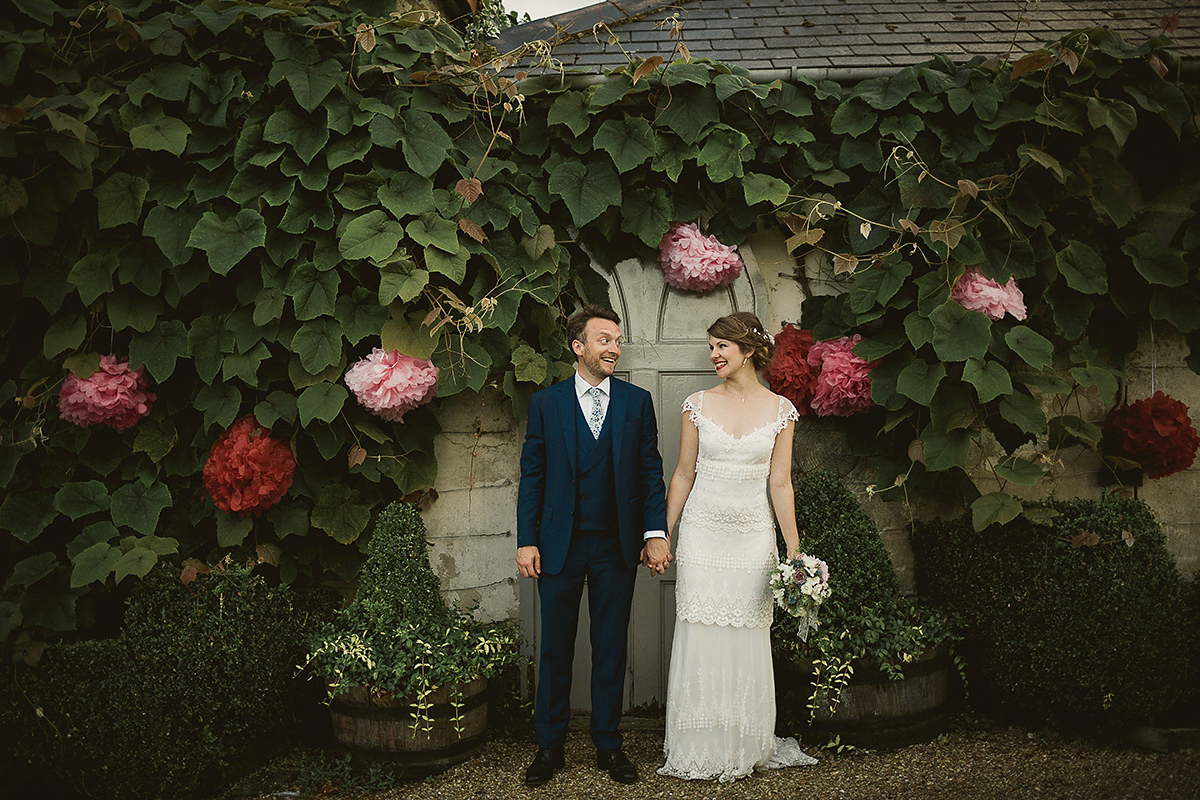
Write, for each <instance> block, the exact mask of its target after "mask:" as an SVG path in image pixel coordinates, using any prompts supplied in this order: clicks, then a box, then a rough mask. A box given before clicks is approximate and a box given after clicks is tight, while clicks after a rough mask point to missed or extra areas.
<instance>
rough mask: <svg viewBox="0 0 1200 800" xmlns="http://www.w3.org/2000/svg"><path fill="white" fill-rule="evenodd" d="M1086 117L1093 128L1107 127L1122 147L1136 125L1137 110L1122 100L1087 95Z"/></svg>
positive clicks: (1118, 145)
mask: <svg viewBox="0 0 1200 800" xmlns="http://www.w3.org/2000/svg"><path fill="white" fill-rule="evenodd" d="M1087 117H1088V122H1089V123H1091V126H1092V127H1093V128H1095V129H1097V130H1099V129H1101V128H1107V129H1108V130H1109V132H1110V133H1112V135H1113V138H1114V139H1116V140H1117V147H1124V146H1125V142H1126V141H1127V140H1128V139H1129V134H1131V133H1133V129H1134V128H1136V127H1137V110H1136V109H1135V108H1134V107H1133V106H1131V105H1129V103H1126V102H1125V101H1124V100H1114V99H1111V98H1107V97H1089V98H1088V99H1087Z"/></svg>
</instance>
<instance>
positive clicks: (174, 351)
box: [129, 319, 188, 383]
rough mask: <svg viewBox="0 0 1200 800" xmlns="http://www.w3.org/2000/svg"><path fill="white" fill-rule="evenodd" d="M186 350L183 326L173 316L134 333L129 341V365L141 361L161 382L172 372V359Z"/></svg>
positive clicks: (137, 363)
mask: <svg viewBox="0 0 1200 800" xmlns="http://www.w3.org/2000/svg"><path fill="white" fill-rule="evenodd" d="M187 352H188V335H187V328H186V327H185V326H184V324H183V323H182V322H180V321H179V320H177V319H168V320H163V321H161V322H159V323H158V324H157V325H155V326H154V327H153V328H151V329H150V330H149V331H147V332H146V333H135V334H134V335H133V337H132V338H131V340H130V342H129V365H130V367H133V368H136V367H138V366H140V365H142V364H145V365H146V369H148V370H149V371H150V374H151V376H153V377H154V380H155V381H157V382H159V383H162V382H163V381H165V380H166V379H167V378H169V377H171V375H172V374H173V373H174V372H175V362H176V361H177V360H178V359H179V358H180V357H181V356H186V355H187Z"/></svg>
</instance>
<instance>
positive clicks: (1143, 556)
mask: <svg viewBox="0 0 1200 800" xmlns="http://www.w3.org/2000/svg"><path fill="white" fill-rule="evenodd" d="M1047 507H1048V509H1049V510H1050V511H1051V512H1053V514H1054V515H1053V516H1052V517H1050V520H1049V523H1048V524H1036V523H1034V522H1033V521H1031V520H1030V518H1029V517H1027V516H1026V515H1024V514H1023V515H1020V516H1018V517H1017V518H1016V519H1014V520H1013V521H1011V522H1009V523H1007V524H1005V525H992V526H990V527H988V528H987V529H985V530H984V531H982V532H979V533H976V532H975V531H974V530H972V526H971V520H970V519H969V517H968V516H966V515H964V516H963V517H961V518H959V519H957V520H954V521H950V522H930V523H924V524H921V525H919V526H918V527H917V529H916V530H915V531H914V534H913V537H912V545H913V551H914V553H915V555H916V558H917V569H916V578H917V586H918V590H919V591H920V593H921V594H922V595H924V596H927V597H929V598H931V599H933V600H934V601H936V602H940V603H942V604H945V605H946V606H948V607H950V608H952V609H954V610H955V611H956V612H958V614H959V615H960V616H961V617H962V618H963V620H964V622H965V625H964V628H963V630H964V634H965V640H964V642H963V643H962V644H961V645H960V647H959V650H960V652H961V653H962V654H963V656H964V657H965V659H966V662H967V674H968V677H969V678H970V681H971V686H972V697H973V698H974V699H975V700H976V701H979V702H981V703H982V704H984V705H987V706H988V707H989V710H992V711H1007V712H1010V713H1012V714H1015V715H1016V716H1019V717H1021V718H1024V719H1035V720H1042V721H1045V720H1057V721H1060V722H1066V721H1072V720H1073V721H1077V722H1086V723H1089V724H1091V723H1114V722H1118V721H1147V720H1153V719H1155V718H1157V717H1161V716H1162V715H1164V714H1166V713H1168V712H1170V711H1172V710H1173V709H1176V708H1178V707H1180V705H1181V704H1183V703H1185V702H1186V701H1187V700H1188V696H1189V694H1190V693H1191V692H1192V691H1193V686H1194V684H1195V680H1196V674H1197V672H1196V670H1197V665H1196V663H1195V661H1194V659H1193V657H1192V655H1191V654H1193V653H1194V652H1195V644H1196V642H1195V637H1196V625H1195V619H1194V617H1191V616H1190V610H1189V605H1190V603H1189V593H1190V592H1191V591H1192V590H1193V589H1192V587H1189V586H1188V584H1187V581H1186V580H1185V579H1184V578H1183V577H1182V576H1181V575H1180V573H1179V571H1178V570H1177V569H1176V566H1175V561H1174V558H1173V557H1172V556H1171V554H1170V553H1169V552H1168V551H1167V549H1166V540H1165V537H1164V536H1163V533H1162V531H1161V530H1160V528H1159V525H1158V523H1157V521H1156V520H1155V518H1154V514H1153V513H1152V512H1151V510H1150V508H1149V507H1148V506H1147V505H1146V504H1145V503H1144V502H1142V501H1140V500H1131V499H1122V498H1119V497H1117V496H1114V495H1109V496H1106V497H1104V498H1102V499H1100V500H1081V499H1073V500H1063V501H1051V502H1049V503H1048V504H1047ZM1039 511H1042V512H1044V510H1039ZM1031 516H1037V517H1042V518H1044V517H1045V516H1046V515H1045V513H1038V514H1033V515H1031Z"/></svg>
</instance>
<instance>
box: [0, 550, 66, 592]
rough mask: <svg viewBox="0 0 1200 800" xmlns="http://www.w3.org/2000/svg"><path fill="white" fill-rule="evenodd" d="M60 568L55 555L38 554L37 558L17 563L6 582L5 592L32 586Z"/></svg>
mask: <svg viewBox="0 0 1200 800" xmlns="http://www.w3.org/2000/svg"><path fill="white" fill-rule="evenodd" d="M57 567H58V559H57V558H55V556H54V553H38V554H37V555H35V556H30V557H29V558H26V559H23V560H22V561H19V562H17V564H16V566H14V567H13V571H12V574H11V575H9V576H8V580H7V581H5V582H4V591H8V590H9V589H11V588H13V587H14V586H22V587H25V586H32V585H33V584H35V583H37V582H38V581H40V580H41V579H42V578H45V577H46V576H48V575H49V574H50V573H52V572H54V570H55V569H56V568H57Z"/></svg>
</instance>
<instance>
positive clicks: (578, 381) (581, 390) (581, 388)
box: [575, 370, 610, 397]
mask: <svg viewBox="0 0 1200 800" xmlns="http://www.w3.org/2000/svg"><path fill="white" fill-rule="evenodd" d="M608 385H609V379H608V378H605V379H604V380H602V381H600V383H598V384H597V385H596V388H597V389H599V390H600V391H601V392H603V393H604V395H605V396H606V397H607V396H609V394H610V392H609V391H608ZM591 388H592V385H591V384H590V383H588V382H587V381H585V380H584V379H583V376H582V375H580V374H579V370H575V396H576V397H583V396H584V395H585V394H587V391H588V389H591Z"/></svg>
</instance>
